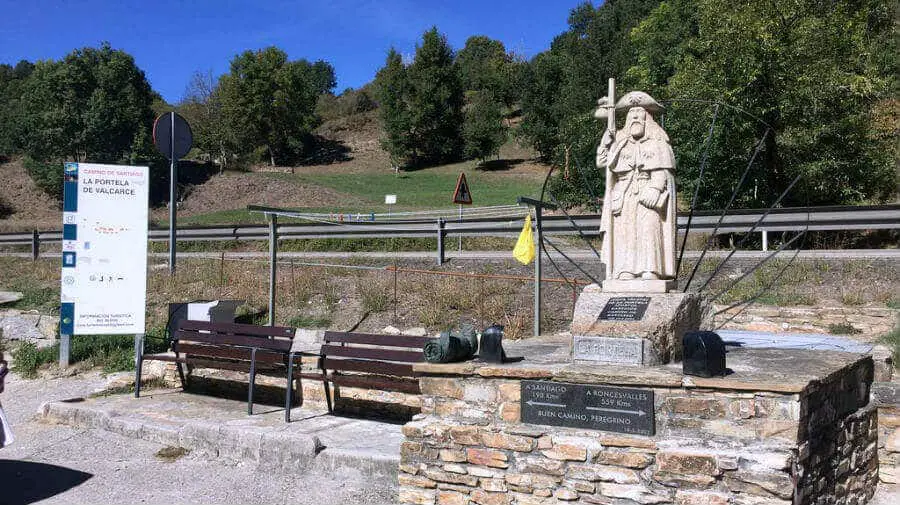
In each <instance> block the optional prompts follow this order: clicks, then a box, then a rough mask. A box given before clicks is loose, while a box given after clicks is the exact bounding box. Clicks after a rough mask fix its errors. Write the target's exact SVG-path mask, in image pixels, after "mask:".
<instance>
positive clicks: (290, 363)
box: [284, 353, 294, 423]
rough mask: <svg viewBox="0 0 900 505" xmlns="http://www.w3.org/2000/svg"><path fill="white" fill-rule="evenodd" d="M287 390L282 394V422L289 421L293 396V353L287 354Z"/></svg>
mask: <svg viewBox="0 0 900 505" xmlns="http://www.w3.org/2000/svg"><path fill="white" fill-rule="evenodd" d="M286 389H287V392H286V393H285V395H284V422H286V423H289V422H291V400H292V399H293V398H294V353H289V354H288V363H287V386H286Z"/></svg>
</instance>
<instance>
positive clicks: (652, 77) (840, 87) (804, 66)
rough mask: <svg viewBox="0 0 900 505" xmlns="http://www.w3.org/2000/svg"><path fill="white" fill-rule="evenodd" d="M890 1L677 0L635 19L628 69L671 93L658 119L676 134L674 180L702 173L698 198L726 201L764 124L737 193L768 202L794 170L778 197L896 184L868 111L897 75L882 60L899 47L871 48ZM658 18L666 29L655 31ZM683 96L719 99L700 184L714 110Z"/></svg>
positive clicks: (867, 193)
mask: <svg viewBox="0 0 900 505" xmlns="http://www.w3.org/2000/svg"><path fill="white" fill-rule="evenodd" d="M888 4H889V2H887V1H886V0H868V1H862V2H859V1H850V0H844V1H835V2H829V3H827V4H822V3H821V2H817V1H814V0H803V1H798V2H789V3H784V2H782V3H777V2H773V3H765V4H753V5H752V6H751V5H749V4H740V3H737V4H736V3H733V2H727V1H724V0H693V1H686V0H677V1H670V2H666V3H663V4H661V5H660V7H659V8H658V9H657V10H656V11H654V12H653V13H652V14H651V15H650V16H649V17H648V18H647V20H645V21H644V23H642V25H641V26H640V27H639V28H638V29H637V30H635V31H634V33H633V37H634V39H635V44H636V46H637V47H638V48H639V50H640V56H639V57H638V65H637V66H636V68H634V69H633V70H632V71H631V72H630V74H631V75H633V76H638V77H639V78H640V79H641V82H642V83H645V84H646V85H648V86H650V87H656V88H657V89H659V90H660V93H661V94H662V95H663V96H662V97H661V98H670V99H673V100H674V101H673V103H672V105H671V106H670V108H669V112H668V114H667V120H666V126H667V128H668V129H669V133H670V136H672V138H673V139H675V140H676V153H677V155H678V158H679V177H680V180H681V185H682V187H683V188H684V189H686V190H688V191H689V192H692V191H693V190H694V189H695V188H696V187H697V186H698V184H699V185H700V187H699V190H700V193H699V202H698V203H699V205H700V206H701V207H706V208H718V207H721V206H723V205H725V204H727V203H728V199H729V198H730V195H731V192H732V189H733V187H734V185H735V184H736V183H737V180H738V178H739V177H740V174H741V173H742V172H743V170H744V167H745V165H746V162H747V159H748V157H749V154H750V152H751V151H752V149H753V147H754V144H755V143H756V142H757V141H759V140H760V139H761V138H763V137H764V136H765V143H764V144H763V145H762V151H761V152H760V155H759V157H758V162H757V163H756V165H755V166H754V168H753V171H752V172H751V174H750V186H751V188H752V189H751V188H748V190H747V191H745V192H743V193H742V194H740V195H739V201H738V204H739V205H744V206H766V205H770V204H772V203H773V202H774V200H775V199H776V198H777V197H778V195H779V194H780V193H782V191H784V190H785V189H786V188H787V187H788V185H789V184H790V182H791V181H792V180H793V179H794V177H796V176H797V175H801V177H802V180H803V181H804V185H803V186H802V187H801V188H799V189H798V190H795V191H792V192H791V193H790V194H789V195H788V197H787V199H786V200H785V201H784V204H785V205H806V204H811V205H825V204H840V203H843V204H848V203H860V202H866V201H879V200H881V199H883V198H886V197H887V196H889V195H890V194H891V193H892V192H893V191H895V189H896V180H895V173H894V170H895V164H896V158H894V156H896V144H895V140H894V141H893V142H891V143H887V142H884V141H883V139H881V140H879V138H878V136H877V134H876V132H875V129H874V125H873V121H872V116H873V111H874V110H875V108H876V106H877V105H878V104H879V103H881V101H882V100H884V99H887V98H889V97H891V96H892V89H893V90H895V89H896V87H895V86H896V82H897V77H896V76H897V72H896V66H894V68H891V66H890V65H891V64H893V65H896V58H894V59H893V60H891V59H884V57H883V56H882V53H883V49H881V50H879V49H878V47H879V44H881V42H879V41H880V40H883V39H886V38H888V33H889V31H890V29H891V16H890V14H889V12H890V9H889V8H888ZM663 27H665V28H667V29H669V30H670V31H671V32H672V33H671V34H666V35H661V34H660V28H663ZM685 36H687V38H685ZM676 38H681V41H680V42H679V43H678V44H677V45H676V44H673V42H674V41H675V39H676ZM879 51H881V53H880V52H879ZM892 61H893V63H892ZM651 65H656V67H655V68H651ZM683 97H689V98H691V99H694V100H697V99H700V100H708V101H718V102H722V103H724V104H725V106H726V107H724V108H721V109H720V112H719V117H718V126H717V129H716V131H715V134H714V137H713V141H712V143H711V144H710V147H709V152H708V155H707V156H708V162H707V170H708V172H707V174H706V175H705V176H704V180H703V181H702V184H700V182H699V174H698V170H699V165H700V158H702V155H703V152H704V150H705V149H704V142H705V137H706V131H705V128H701V127H698V125H699V124H702V123H703V122H704V121H708V120H709V119H711V118H710V117H709V116H710V115H711V113H710V110H711V107H709V106H707V105H698V104H696V103H693V102H684V101H679V100H678V99H680V98H683ZM767 130H768V134H766V131H767Z"/></svg>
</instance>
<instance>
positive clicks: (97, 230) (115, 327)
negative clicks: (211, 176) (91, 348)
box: [59, 163, 149, 335]
mask: <svg viewBox="0 0 900 505" xmlns="http://www.w3.org/2000/svg"><path fill="white" fill-rule="evenodd" d="M63 174H64V182H63V193H64V197H63V243H62V250H63V257H62V275H61V284H62V287H61V290H60V295H61V296H60V297H61V305H60V330H59V331H60V334H63V335H121V334H140V333H144V312H145V307H146V298H147V203H148V186H149V183H148V182H149V168H148V167H133V166H124V165H98V164H93V163H66V164H65V166H64V169H63Z"/></svg>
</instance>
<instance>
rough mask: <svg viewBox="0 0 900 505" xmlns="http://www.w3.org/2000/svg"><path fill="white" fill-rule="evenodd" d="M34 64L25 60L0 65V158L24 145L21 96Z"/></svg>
mask: <svg viewBox="0 0 900 505" xmlns="http://www.w3.org/2000/svg"><path fill="white" fill-rule="evenodd" d="M33 71H34V64H33V63H31V62H28V61H25V60H21V61H19V62H18V63H17V64H16V65H15V66H14V67H13V66H12V65H7V64H2V65H0V157H3V156H9V155H11V154H13V153H17V152H20V151H21V150H22V147H23V145H24V139H23V135H24V131H23V129H22V114H23V111H22V106H21V94H22V88H23V87H24V85H25V81H26V79H28V77H29V76H30V75H31V73H32V72H33Z"/></svg>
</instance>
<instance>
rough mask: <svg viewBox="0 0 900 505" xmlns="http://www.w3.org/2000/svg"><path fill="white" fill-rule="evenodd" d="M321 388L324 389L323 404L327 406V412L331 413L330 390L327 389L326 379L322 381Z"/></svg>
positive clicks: (332, 409)
mask: <svg viewBox="0 0 900 505" xmlns="http://www.w3.org/2000/svg"><path fill="white" fill-rule="evenodd" d="M322 386H323V387H324V388H325V402H326V403H327V404H328V412H333V411H334V407H333V406H332V404H331V388H329V387H328V377H327V376H326V377H325V378H324V379H323V380H322Z"/></svg>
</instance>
